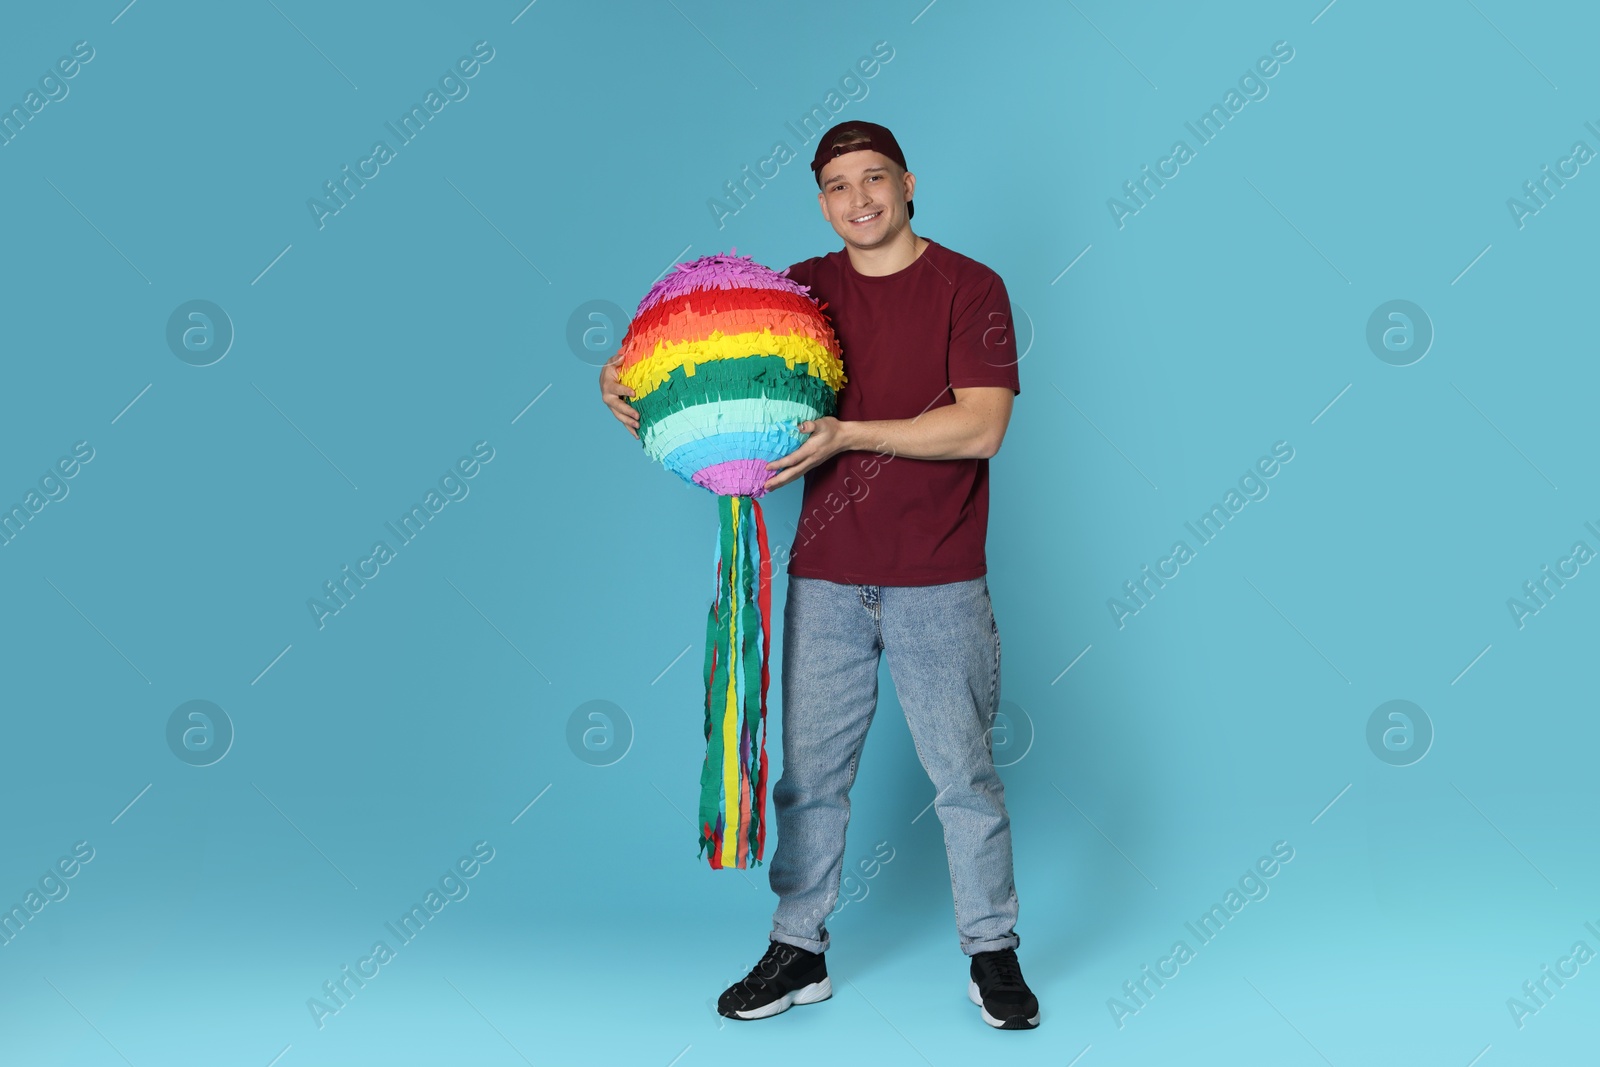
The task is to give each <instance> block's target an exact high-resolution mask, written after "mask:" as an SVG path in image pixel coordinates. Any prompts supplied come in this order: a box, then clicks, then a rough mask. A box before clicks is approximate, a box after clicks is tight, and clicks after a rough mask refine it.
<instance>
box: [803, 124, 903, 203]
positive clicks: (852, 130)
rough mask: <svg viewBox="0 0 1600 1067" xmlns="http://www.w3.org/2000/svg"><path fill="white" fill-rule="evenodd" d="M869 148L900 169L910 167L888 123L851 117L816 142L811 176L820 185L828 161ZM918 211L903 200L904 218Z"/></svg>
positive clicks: (819, 186)
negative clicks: (881, 154)
mask: <svg viewBox="0 0 1600 1067" xmlns="http://www.w3.org/2000/svg"><path fill="white" fill-rule="evenodd" d="M867 149H870V150H872V151H874V152H881V153H883V154H884V155H886V156H888V157H889V158H890V159H892V160H894V161H895V162H896V163H898V164H900V169H901V170H910V169H911V168H909V167H907V166H906V155H905V153H904V152H902V151H900V144H899V142H897V141H896V140H895V139H894V134H892V133H890V132H889V128H888V127H887V126H879V125H878V124H877V123H876V122H860V121H855V120H852V121H850V122H841V123H839V124H838V125H837V126H834V127H833V128H831V129H830V130H828V132H827V133H825V134H823V135H822V137H821V138H820V139H818V141H817V153H816V155H814V156H812V157H811V176H812V177H813V178H815V179H816V180H817V187H818V188H819V189H820V188H821V187H822V168H823V167H824V166H826V165H827V163H828V160H830V159H832V158H834V157H835V156H840V155H843V154H844V153H846V152H859V151H863V150H867ZM916 213H917V206H916V204H914V203H912V202H911V201H910V200H907V201H906V218H908V219H909V218H911V217H912V216H913V215H915V214H916Z"/></svg>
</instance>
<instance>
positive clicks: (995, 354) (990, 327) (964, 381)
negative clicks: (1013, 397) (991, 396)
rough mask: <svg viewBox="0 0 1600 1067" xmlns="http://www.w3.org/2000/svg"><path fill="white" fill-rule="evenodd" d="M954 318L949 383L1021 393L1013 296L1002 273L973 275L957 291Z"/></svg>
mask: <svg viewBox="0 0 1600 1067" xmlns="http://www.w3.org/2000/svg"><path fill="white" fill-rule="evenodd" d="M951 318H952V322H951V325H950V355H949V360H948V370H949V377H950V385H951V386H952V387H953V388H957V389H960V388H965V387H967V386H983V385H993V386H1004V387H1006V388H1008V389H1010V390H1011V391H1012V393H1021V392H1022V382H1021V379H1020V377H1019V376H1018V374H1017V335H1016V331H1015V329H1013V327H1012V322H1011V298H1010V297H1009V296H1008V295H1007V293H1006V285H1005V282H1003V281H1001V280H1000V275H998V274H996V273H994V272H993V271H989V272H987V273H986V274H983V275H980V276H978V277H974V278H973V279H972V280H971V281H970V282H969V283H968V284H967V285H966V286H964V287H963V288H962V291H961V292H960V293H958V294H957V295H956V298H955V306H954V307H953V308H952V310H951Z"/></svg>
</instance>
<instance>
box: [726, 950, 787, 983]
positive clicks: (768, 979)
mask: <svg viewBox="0 0 1600 1067" xmlns="http://www.w3.org/2000/svg"><path fill="white" fill-rule="evenodd" d="M790 951H793V950H792V949H790V948H788V947H787V946H785V945H783V944H782V943H781V942H778V941H774V942H773V943H772V944H771V945H770V946H768V948H767V951H766V953H765V954H764V955H763V956H762V957H761V959H760V960H759V961H757V963H756V965H755V966H754V967H753V968H751V970H750V973H749V974H748V975H746V976H745V978H744V981H742V982H741V983H739V984H740V985H741V986H743V987H745V988H746V989H751V990H756V989H765V988H766V987H767V986H769V985H771V984H772V983H773V980H774V979H776V978H777V977H778V968H779V966H780V964H781V961H780V959H779V955H780V953H785V952H790Z"/></svg>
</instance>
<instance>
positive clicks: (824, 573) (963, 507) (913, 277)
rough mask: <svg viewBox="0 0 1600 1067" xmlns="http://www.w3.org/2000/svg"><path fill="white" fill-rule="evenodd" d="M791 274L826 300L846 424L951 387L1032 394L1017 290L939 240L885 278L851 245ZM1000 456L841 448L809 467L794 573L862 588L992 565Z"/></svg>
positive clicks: (946, 394)
mask: <svg viewBox="0 0 1600 1067" xmlns="http://www.w3.org/2000/svg"><path fill="white" fill-rule="evenodd" d="M787 273H788V276H789V277H790V278H791V279H792V280H794V281H796V282H799V283H800V284H801V285H808V286H810V287H811V296H812V298H813V299H815V300H817V301H818V302H819V303H826V305H827V307H826V308H825V309H824V312H823V313H824V314H825V315H827V316H829V318H830V320H831V322H832V324H833V329H834V332H835V333H836V334H837V335H838V338H839V345H840V348H841V350H842V352H843V355H844V373H845V379H846V380H845V384H844V386H843V388H841V389H840V390H839V411H838V417H839V419H840V420H841V421H844V422H852V421H856V420H877V419H914V418H916V417H917V416H918V415H920V414H922V413H923V412H924V411H931V410H933V409H934V408H938V407H943V406H945V405H947V404H954V403H955V402H956V401H955V395H954V394H953V393H952V392H951V391H950V390H951V388H952V387H957V388H959V387H964V386H984V385H988V386H1004V387H1006V388H1009V389H1010V390H1011V391H1012V393H1013V394H1016V393H1021V392H1022V386H1021V383H1020V382H1019V380H1018V377H1017V342H1016V335H1015V334H1014V333H1013V331H1012V327H1011V301H1010V298H1009V297H1008V296H1007V294H1006V287H1005V284H1004V283H1003V282H1002V281H1001V280H1000V276H999V275H998V274H996V273H995V272H994V271H992V270H990V269H989V268H988V267H986V266H984V265H983V264H982V263H979V262H978V261H977V260H975V259H969V258H968V257H966V256H963V255H961V254H960V253H959V252H952V251H951V250H950V249H948V248H945V247H944V246H943V245H941V244H939V243H938V242H936V241H929V242H928V245H927V247H926V248H924V249H923V251H922V254H921V255H920V256H918V257H917V258H916V259H914V260H913V261H912V262H911V264H910V266H907V267H905V268H903V269H902V270H899V271H896V272H895V273H893V274H888V275H883V276H881V277H872V276H869V275H864V274H860V273H857V271H856V269H855V268H854V267H853V266H851V264H850V256H849V254H848V253H847V252H846V251H845V250H844V249H843V248H840V249H839V250H838V251H837V252H830V253H828V254H827V255H825V256H814V257H812V258H811V259H807V260H802V261H801V262H799V263H796V264H794V265H793V266H791V267H790V268H789V270H788V272H787ZM988 525H989V461H988V460H986V459H938V460H933V459H913V458H910V457H906V456H897V455H894V454H893V453H892V452H889V451H887V449H886V450H885V451H884V452H881V453H880V452H876V451H849V452H840V453H839V454H838V455H836V456H833V457H832V458H830V459H829V460H827V461H826V462H824V463H819V464H818V465H817V466H815V467H813V468H812V469H811V470H809V471H807V472H806V475H805V495H804V497H803V498H802V501H801V507H800V524H799V527H798V529H797V530H796V531H795V536H794V544H793V546H792V548H791V550H790V556H789V573H790V574H794V575H798V576H800V577H802V578H825V579H827V580H829V581H834V582H843V583H847V584H853V585H934V584H939V583H943V582H961V581H967V580H968V579H972V578H977V577H981V576H982V575H984V574H986V573H987V572H988V565H987V562H986V560H985V558H984V540H985V538H986V536H987V534H988Z"/></svg>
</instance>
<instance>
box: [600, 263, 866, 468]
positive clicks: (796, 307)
mask: <svg viewBox="0 0 1600 1067" xmlns="http://www.w3.org/2000/svg"><path fill="white" fill-rule="evenodd" d="M807 292H808V289H807V287H806V286H803V285H800V284H799V283H797V282H793V281H790V280H789V279H788V278H787V277H785V276H784V274H781V273H779V272H777V271H774V270H771V269H769V268H767V267H764V266H762V265H761V264H759V263H756V262H755V261H754V260H753V259H751V258H750V257H749V256H734V255H731V254H730V255H712V256H702V257H701V258H699V259H696V260H693V261H692V262H688V263H678V264H674V266H673V269H672V270H670V271H668V272H667V274H666V276H665V277H663V278H662V279H661V280H660V281H659V282H657V283H656V284H655V285H654V286H653V287H652V288H651V289H650V291H649V292H648V293H647V294H646V295H645V298H644V300H642V301H641V302H640V304H639V311H638V314H637V315H636V316H635V317H634V320H633V322H632V323H631V324H630V325H629V327H628V332H627V334H626V335H625V336H624V337H623V340H622V347H621V357H622V358H621V361H620V365H619V368H618V378H619V380H620V381H621V382H622V384H623V385H626V386H628V387H629V388H630V389H632V390H633V391H634V395H633V396H632V397H630V398H629V400H630V402H631V403H632V404H633V406H634V408H635V409H636V410H637V411H638V412H639V440H640V442H641V443H642V444H643V446H644V449H645V451H646V452H647V453H649V455H650V456H651V458H653V459H655V460H658V461H659V462H660V463H661V464H662V465H664V466H665V467H666V468H667V469H668V470H670V471H672V472H673V473H675V474H677V475H678V476H679V477H680V478H682V479H684V480H685V481H687V482H689V483H691V484H693V485H698V486H702V487H703V488H705V489H708V490H710V491H711V492H713V493H716V494H717V495H719V496H747V497H759V496H761V495H763V494H764V493H765V492H766V482H767V480H768V479H769V478H771V477H772V475H773V472H771V471H769V470H767V469H766V465H767V463H769V462H771V461H772V460H774V459H778V458H780V457H782V456H786V455H788V454H789V453H790V452H793V451H794V450H795V449H796V448H798V447H799V446H800V445H801V443H802V442H803V441H804V439H805V435H803V434H801V433H800V431H799V429H798V427H799V424H800V423H802V422H805V421H806V420H808V419H815V418H820V417H821V416H823V415H832V414H834V413H835V412H836V411H837V410H838V408H837V398H836V397H835V393H836V391H837V390H838V389H839V388H840V387H841V386H842V385H843V384H844V382H845V380H846V379H845V375H844V365H843V362H842V359H841V355H840V350H839V342H838V339H837V338H836V337H835V336H834V333H833V328H832V327H831V326H830V325H829V324H828V320H827V319H826V318H825V317H824V316H823V314H822V308H821V307H819V306H818V305H817V303H816V302H815V301H813V300H812V299H811V297H810V296H808V295H807Z"/></svg>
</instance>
